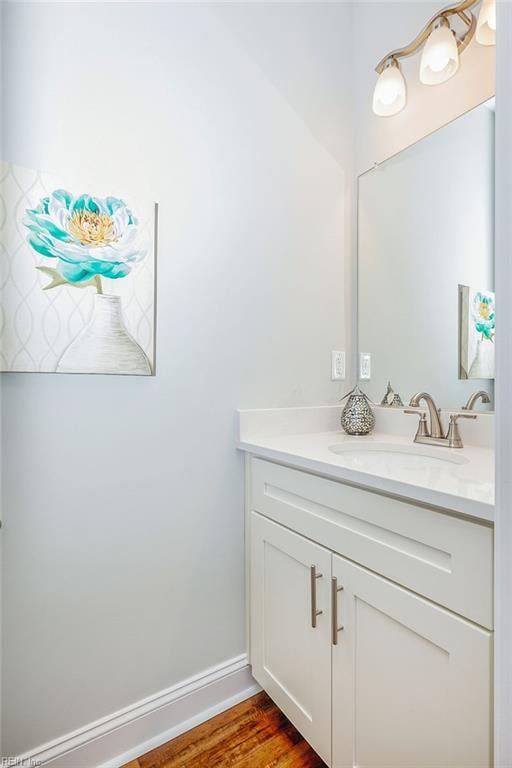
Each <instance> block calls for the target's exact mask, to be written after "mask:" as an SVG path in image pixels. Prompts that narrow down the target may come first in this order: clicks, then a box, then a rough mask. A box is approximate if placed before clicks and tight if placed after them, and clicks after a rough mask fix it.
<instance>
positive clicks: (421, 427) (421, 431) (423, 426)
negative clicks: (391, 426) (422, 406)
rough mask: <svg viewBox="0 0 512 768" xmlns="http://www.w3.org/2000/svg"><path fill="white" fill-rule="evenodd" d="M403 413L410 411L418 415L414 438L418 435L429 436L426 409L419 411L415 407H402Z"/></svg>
mask: <svg viewBox="0 0 512 768" xmlns="http://www.w3.org/2000/svg"><path fill="white" fill-rule="evenodd" d="M404 413H412V414H414V416H419V417H420V420H419V423H418V429H417V432H416V436H415V438H414V439H415V440H417V439H418V437H430V432H429V431H428V426H427V413H426V411H420V410H419V409H417V408H404Z"/></svg>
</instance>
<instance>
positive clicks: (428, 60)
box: [420, 21, 459, 85]
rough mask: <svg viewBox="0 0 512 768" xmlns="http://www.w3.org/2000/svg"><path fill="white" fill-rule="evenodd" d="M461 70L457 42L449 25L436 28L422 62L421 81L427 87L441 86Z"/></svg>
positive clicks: (426, 47) (425, 49) (424, 50)
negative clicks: (440, 84)
mask: <svg viewBox="0 0 512 768" xmlns="http://www.w3.org/2000/svg"><path fill="white" fill-rule="evenodd" d="M458 68H459V51H458V50H457V40H456V39H455V35H454V34H453V32H452V30H451V29H450V27H449V25H448V23H447V22H446V21H445V22H442V23H441V24H440V25H439V26H437V27H434V29H433V30H432V32H431V33H430V35H429V38H428V40H427V42H426V43H425V47H424V49H423V53H422V54H421V62H420V80H421V82H422V83H425V85H439V83H444V82H445V81H446V80H449V79H450V77H453V75H454V74H455V73H456V72H457V70H458Z"/></svg>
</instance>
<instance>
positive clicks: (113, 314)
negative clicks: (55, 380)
mask: <svg viewBox="0 0 512 768" xmlns="http://www.w3.org/2000/svg"><path fill="white" fill-rule="evenodd" d="M57 372H58V373H75V372H80V373H117V374H123V373H124V374H132V375H139V376H150V375H151V366H150V363H149V360H148V358H147V356H146V354H145V352H144V350H143V349H142V347H140V345H139V344H137V342H136V341H135V339H134V338H133V336H131V335H130V333H129V332H128V330H127V329H126V326H125V324H124V320H123V313H122V308H121V299H120V297H119V296H106V295H104V294H99V293H98V294H95V296H94V306H93V312H92V316H91V319H90V321H89V323H88V324H87V325H86V326H85V328H84V329H83V330H82V331H81V332H80V333H79V335H78V336H77V337H76V339H74V340H73V341H72V342H71V344H70V345H69V347H68V348H67V349H66V350H65V352H64V353H63V355H62V357H61V358H60V360H59V362H58V364H57Z"/></svg>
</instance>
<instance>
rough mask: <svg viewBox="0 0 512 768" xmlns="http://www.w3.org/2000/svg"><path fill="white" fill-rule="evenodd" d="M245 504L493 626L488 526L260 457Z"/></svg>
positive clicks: (480, 621) (431, 598)
mask: <svg viewBox="0 0 512 768" xmlns="http://www.w3.org/2000/svg"><path fill="white" fill-rule="evenodd" d="M250 498H251V509H253V510H256V511H258V512H260V513H261V514H263V515H265V516H267V517H269V518H271V519H272V520H275V521H277V522H279V523H281V524H282V525H285V526H287V527H288V528H291V529H292V530H294V531H296V532H297V533H300V534H302V535H303V536H306V537H307V538H309V539H311V540H312V541H316V542H318V543H319V544H322V545H323V546H325V547H328V548H329V549H330V550H332V551H334V552H337V553H339V554H340V555H343V556H344V557H347V558H349V559H350V560H353V561H355V562H356V563H360V564H361V565H364V566H366V567H367V568H369V569H370V570H372V571H375V572H376V573H379V574H381V575H383V576H385V577H386V578H388V579H391V580H392V581H395V582H397V583H398V584H402V585H404V586H405V587H408V588H409V589H411V590H413V591H414V592H417V593H418V594H420V595H423V596H425V597H428V598H429V599H430V600H433V601H434V602H436V603H439V604H440V605H444V606H446V607H447V608H449V609H450V610H452V611H454V612H455V613H458V614H460V615H461V616H465V617H466V618H468V619H471V620H472V621H474V622H476V623H478V624H480V625H482V626H484V627H487V628H489V629H492V627H493V610H492V606H493V599H492V594H493V549H492V548H493V530H492V528H491V527H489V526H486V525H480V524H479V523H474V522H470V521H468V520H464V519H460V518H456V517H453V516H451V515H448V514H444V513H442V512H439V511H436V510H434V509H429V508H427V507H423V506H418V505H416V504H413V503H409V502H406V501H402V500H400V499H396V498H391V497H389V496H381V495H380V494H378V493H373V492H371V491H366V490H362V489H360V488H355V487H353V486H349V485H344V484H343V483H340V482H337V481H335V480H327V479H325V478H322V477H318V476H316V475H310V474H308V473H307V472H302V471H299V470H295V469H289V468H288V467H283V466H281V465H279V464H273V463H272V462H269V461H264V460H262V459H253V461H252V482H251V497H250Z"/></svg>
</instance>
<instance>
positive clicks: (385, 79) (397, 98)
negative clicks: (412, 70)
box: [373, 59, 406, 117]
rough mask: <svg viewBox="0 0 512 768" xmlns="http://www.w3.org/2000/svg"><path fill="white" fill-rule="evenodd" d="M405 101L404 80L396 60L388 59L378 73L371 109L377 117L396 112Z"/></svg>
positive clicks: (401, 107) (403, 105)
mask: <svg viewBox="0 0 512 768" xmlns="http://www.w3.org/2000/svg"><path fill="white" fill-rule="evenodd" d="M405 102H406V95H405V80H404V76H403V75H402V73H401V71H400V67H399V65H398V62H397V61H396V60H395V59H390V60H389V62H388V63H387V64H386V67H385V69H384V70H383V71H382V72H381V73H380V75H379V78H378V80H377V83H376V85H375V90H374V92H373V111H374V112H375V114H376V115H379V117H391V116H392V115H396V114H398V112H400V111H401V110H402V109H403V108H404V107H405Z"/></svg>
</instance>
